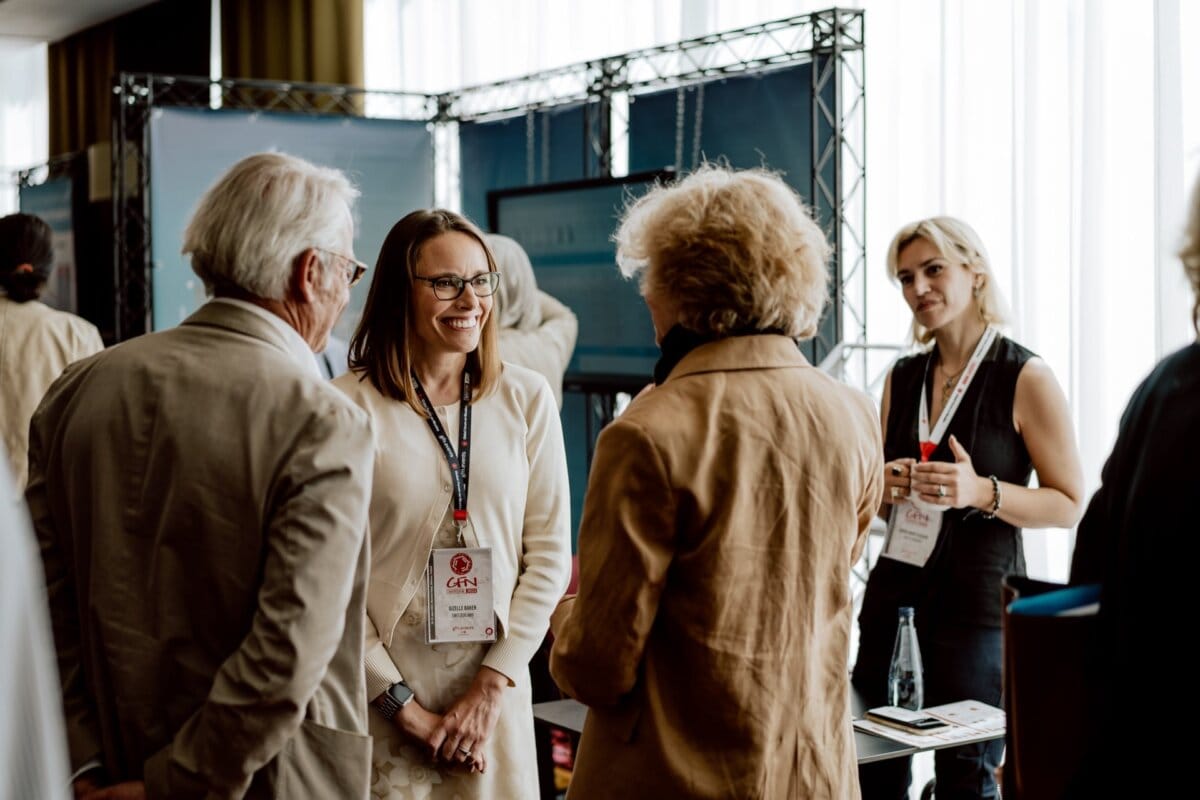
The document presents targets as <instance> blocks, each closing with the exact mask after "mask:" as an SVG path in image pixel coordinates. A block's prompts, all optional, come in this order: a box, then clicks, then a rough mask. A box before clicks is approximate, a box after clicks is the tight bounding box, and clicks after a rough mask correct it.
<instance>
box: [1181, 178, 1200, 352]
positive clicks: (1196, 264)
mask: <svg viewBox="0 0 1200 800" xmlns="http://www.w3.org/2000/svg"><path fill="white" fill-rule="evenodd" d="M1179 260H1180V261H1182V262H1183V274H1184V275H1186V276H1187V279H1188V282H1189V283H1190V284H1192V299H1193V302H1192V327H1193V328H1195V329H1196V332H1197V333H1200V176H1197V178H1196V185H1195V187H1194V188H1193V189H1192V207H1191V212H1190V213H1189V214H1188V221H1187V227H1186V228H1185V229H1184V231H1183V247H1181V248H1180V250H1179Z"/></svg>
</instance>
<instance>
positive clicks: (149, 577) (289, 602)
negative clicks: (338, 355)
mask: <svg viewBox="0 0 1200 800" xmlns="http://www.w3.org/2000/svg"><path fill="white" fill-rule="evenodd" d="M357 194H358V193H357V191H356V190H355V189H354V188H353V187H352V186H351V185H350V183H349V182H348V181H347V180H346V178H345V176H344V175H342V173H340V172H338V171H337V170H332V169H328V168H324V167H319V166H315V165H313V164H310V163H308V162H307V161H303V160H301V159H298V158H293V157H291V156H286V155H283V154H279V153H268V154H259V155H254V156H250V157H248V158H245V159H243V160H242V161H240V162H238V163H237V164H235V165H234V166H233V167H231V168H230V169H229V171H228V172H226V173H225V174H224V175H223V176H222V177H221V178H220V179H219V180H218V181H217V182H216V184H214V185H213V187H212V188H210V189H209V190H208V192H207V193H206V194H205V195H204V196H203V198H202V199H201V200H200V204H199V206H198V208H197V210H196V212H195V214H194V215H193V217H192V219H191V221H190V222H189V224H188V227H187V230H186V232H185V234H184V244H183V247H184V252H186V253H190V254H191V261H192V269H193V270H194V271H195V272H196V273H197V274H198V275H199V276H200V277H201V278H202V279H203V280H204V283H205V286H206V287H208V288H209V290H210V291H211V292H212V293H213V294H214V295H215V297H214V298H213V299H211V300H209V301H208V302H207V303H205V304H204V305H203V306H201V308H200V309H199V310H198V311H196V313H194V314H193V315H192V316H190V317H188V318H187V319H186V320H184V322H183V323H182V324H181V325H179V326H178V327H176V328H172V329H170V330H165V331H160V332H157V333H151V334H148V335H146V336H141V337H138V338H136V339H133V340H130V341H128V342H125V343H123V344H120V345H118V346H116V347H112V348H110V349H108V350H106V351H104V352H103V353H100V354H99V355H96V356H93V357H91V358H89V359H86V360H84V361H80V362H77V363H75V364H73V365H72V366H70V367H68V368H67V370H66V372H65V373H64V374H63V376H62V377H61V378H60V379H59V380H58V381H57V382H56V383H55V384H54V385H53V386H51V388H50V390H49V391H48V392H47V394H46V397H45V399H44V400H43V401H42V404H41V406H40V407H39V408H38V410H37V412H36V413H35V415H34V418H33V423H32V425H31V435H30V458H29V464H30V481H29V488H28V490H27V491H26V498H27V499H28V501H29V507H30V510H31V512H32V518H33V522H34V526H35V529H36V531H37V536H38V540H39V543H40V545H41V551H42V560H43V565H44V568H45V573H46V583H47V587H48V590H49V600H50V608H51V616H52V620H53V626H54V638H55V644H56V647H57V649H58V664H59V670H60V672H61V674H62V683H63V704H64V708H65V713H66V719H67V735H68V739H69V745H70V757H71V767H72V769H73V770H76V771H77V774H78V773H79V771H80V770H82V769H84V768H86V767H89V766H93V765H94V766H95V767H97V768H95V769H87V770H86V771H84V772H82V774H78V777H77V778H76V780H75V791H76V795H77V796H82V797H85V798H92V797H95V798H109V797H112V798H121V800H124V798H139V797H150V798H172V799H173V800H179V799H180V798H231V799H232V798H242V797H246V798H276V797H288V798H318V797H320V798H325V797H330V798H333V797H336V798H365V797H366V796H367V782H368V778H369V775H370V771H369V764H370V757H371V741H370V739H369V738H367V736H366V714H367V708H366V697H365V689H364V685H363V675H362V661H361V658H362V655H361V654H362V646H363V644H362V643H363V626H364V624H365V600H364V598H365V589H366V586H365V583H366V575H365V572H366V566H367V559H368V551H367V549H366V547H365V532H366V516H367V492H368V491H369V489H370V485H371V468H372V462H371V454H372V449H373V448H372V434H371V429H370V423H369V421H368V419H367V417H366V415H365V414H363V413H362V412H361V411H360V410H359V409H357V408H356V407H355V406H354V405H353V404H352V403H349V402H347V401H346V398H345V397H344V396H343V395H342V394H341V393H340V392H338V391H336V390H334V389H333V387H331V386H329V385H327V384H326V383H325V382H324V381H322V380H321V378H320V377H319V376H318V375H317V370H316V364H315V362H314V361H313V351H315V350H320V349H321V348H322V347H324V345H325V338H326V337H327V336H328V335H329V330H330V328H332V326H333V324H334V322H335V321H336V320H337V318H338V315H340V314H341V313H342V310H343V309H344V308H345V306H346V302H347V300H348V298H349V294H350V284H351V283H352V282H353V281H354V280H355V279H356V278H357V277H358V276H360V275H361V267H360V266H358V265H357V264H356V263H355V262H354V259H353V257H352V255H351V252H352V251H351V244H352V241H353V234H354V226H353V221H352V216H351V206H352V203H353V201H354V198H355V197H356V196H357ZM65 778H66V776H64V780H65ZM108 783H112V784H113V785H112V786H106V784H108Z"/></svg>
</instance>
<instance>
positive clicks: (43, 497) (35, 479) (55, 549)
mask: <svg viewBox="0 0 1200 800" xmlns="http://www.w3.org/2000/svg"><path fill="white" fill-rule="evenodd" d="M49 446H50V442H45V441H43V430H42V427H41V426H40V425H39V424H38V415H35V416H34V420H33V424H32V425H31V426H30V436H29V484H28V486H27V487H26V489H25V501H26V502H27V503H28V504H29V515H30V518H31V520H32V522H33V529H34V532H35V533H36V534H37V540H38V547H39V549H40V550H41V555H42V569H43V571H44V572H45V577H46V594H47V599H48V600H49V604H50V626H51V628H52V630H53V631H54V644H55V651H56V653H57V656H58V673H59V681H60V682H61V684H62V696H63V714H64V717H65V721H66V727H67V752H68V755H69V757H70V765H71V771H72V772H74V771H76V770H78V769H79V768H80V767H82V766H84V765H85V764H87V763H88V762H90V761H94V760H96V759H98V758H99V756H100V753H101V747H100V728H99V726H98V724H97V722H96V710H95V708H94V707H93V705H92V702H91V700H90V699H89V694H88V687H87V684H86V681H85V678H84V673H83V662H84V657H83V645H82V640H81V633H80V629H79V613H78V611H77V609H78V608H79V606H78V605H77V603H76V600H75V587H74V584H73V582H72V578H71V570H70V567H69V566H68V563H67V556H66V554H64V553H63V552H62V550H61V549H60V548H59V546H58V540H57V537H56V536H55V535H54V527H53V518H52V516H51V513H50V503H49V500H48V498H47V487H46V476H45V458H44V457H43V452H44V451H45V450H46V449H47V448H48V447H49ZM64 778H65V776H64Z"/></svg>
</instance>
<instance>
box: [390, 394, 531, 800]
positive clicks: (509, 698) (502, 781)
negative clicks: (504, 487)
mask: <svg viewBox="0 0 1200 800" xmlns="http://www.w3.org/2000/svg"><path fill="white" fill-rule="evenodd" d="M436 410H437V412H438V417H439V419H440V420H441V423H442V425H443V427H444V428H445V429H446V431H447V433H448V434H449V435H450V436H451V440H452V441H453V440H456V439H457V428H458V404H457V403H455V404H454V405H452V406H439V407H438V408H437V409H436ZM464 535H465V539H466V542H465V543H466V546H467V547H477V546H479V540H478V537H477V536H476V535H475V532H474V530H473V528H472V527H471V526H470V525H468V527H467V529H466V530H465V532H464ZM484 544H486V542H484ZM433 546H434V547H456V546H458V540H457V534H456V533H455V530H454V524H453V522H452V521H451V517H450V514H449V513H447V514H446V516H445V517H444V518H443V521H442V527H441V529H440V530H439V531H438V534H437V536H436V537H435V538H434V543H433ZM425 580H426V579H425V578H422V583H421V585H422V587H424V586H425ZM508 590H509V591H512V588H511V587H509V589H508ZM496 591H501V588H500V587H496ZM427 611H428V606H427V598H426V592H425V590H424V588H421V589H419V590H418V591H416V592H414V593H413V598H412V601H411V602H409V604H408V607H407V608H406V609H405V610H404V614H403V616H402V617H401V618H400V624H399V625H397V626H396V632H395V635H394V636H393V638H392V644H391V646H390V647H388V654H389V655H390V656H391V657H392V660H393V661H394V662H395V664H396V666H397V667H398V668H399V669H400V673H401V674H402V675H403V676H404V682H405V683H406V684H408V686H409V688H411V689H412V690H413V692H415V693H416V697H417V700H418V701H420V703H421V705H422V706H424V707H425V708H427V709H429V710H430V711H435V712H437V713H439V714H443V713H445V711H446V709H448V708H449V707H450V705H451V704H452V703H453V702H454V701H455V700H457V699H458V698H459V697H461V696H462V695H463V694H465V693H466V691H467V688H468V687H469V686H470V685H471V681H472V680H474V678H475V674H476V673H477V672H478V671H479V666H480V664H481V663H482V662H483V657H484V656H485V655H487V651H488V648H489V647H491V644H490V643H487V642H484V643H478V644H433V645H431V644H426V643H425V621H426V617H427ZM509 677H511V678H512V679H513V680H514V681H516V686H510V687H509V688H507V689H505V690H504V693H503V694H502V695H501V702H500V718H499V720H497V722H496V727H495V729H494V730H493V731H492V735H491V736H490V737H489V738H488V741H487V743H486V744H485V745H484V757H485V758H486V760H487V772H486V773H484V774H482V775H480V774H478V773H475V774H470V773H462V772H454V771H451V770H448V769H445V768H444V767H442V766H440V765H435V764H434V763H433V762H432V761H431V760H430V759H429V758H428V756H426V754H425V748H424V745H421V744H417V743H414V742H413V741H412V740H410V739H409V738H408V737H407V736H405V735H404V733H403V732H401V730H400V728H399V727H398V726H397V725H396V724H395V723H392V722H388V721H387V720H385V719H384V718H383V717H382V716H380V715H379V714H377V713H371V714H370V715H369V717H370V723H369V725H370V732H371V737H372V738H373V739H374V741H375V749H374V753H373V755H372V758H371V760H372V770H371V797H373V798H378V800H425V799H426V798H430V800H526V798H528V799H529V800H536V798H537V797H538V779H537V753H536V750H535V746H534V740H533V700H532V694H531V692H530V687H529V670H528V669H523V670H521V674H520V675H511V676H509Z"/></svg>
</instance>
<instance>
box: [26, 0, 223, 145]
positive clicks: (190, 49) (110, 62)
mask: <svg viewBox="0 0 1200 800" xmlns="http://www.w3.org/2000/svg"><path fill="white" fill-rule="evenodd" d="M210 12H211V6H210V3H209V0H161V1H160V2H157V3H152V4H151V5H148V6H145V7H143V8H140V9H138V10H136V11H131V12H130V13H128V14H125V15H124V16H121V17H117V18H116V19H113V20H109V21H108V22H103V23H101V24H99V25H95V26H93V27H91V28H88V29H87V30H84V31H81V32H79V33H76V34H74V35H73V36H69V37H67V38H66V39H63V40H62V41H60V42H55V43H54V44H52V45H50V47H49V84H50V155H51V156H56V155H61V154H64V153H73V152H75V151H77V150H83V149H84V148H86V147H88V146H89V145H93V144H96V143H97V142H106V141H108V140H109V137H110V135H111V132H112V127H111V126H112V102H113V94H112V86H113V80H114V79H115V77H116V75H117V74H118V73H120V72H153V73H158V74H161V75H207V74H208V61H209V50H210V38H209V30H210V27H211V25H210V20H209V14H210Z"/></svg>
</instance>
